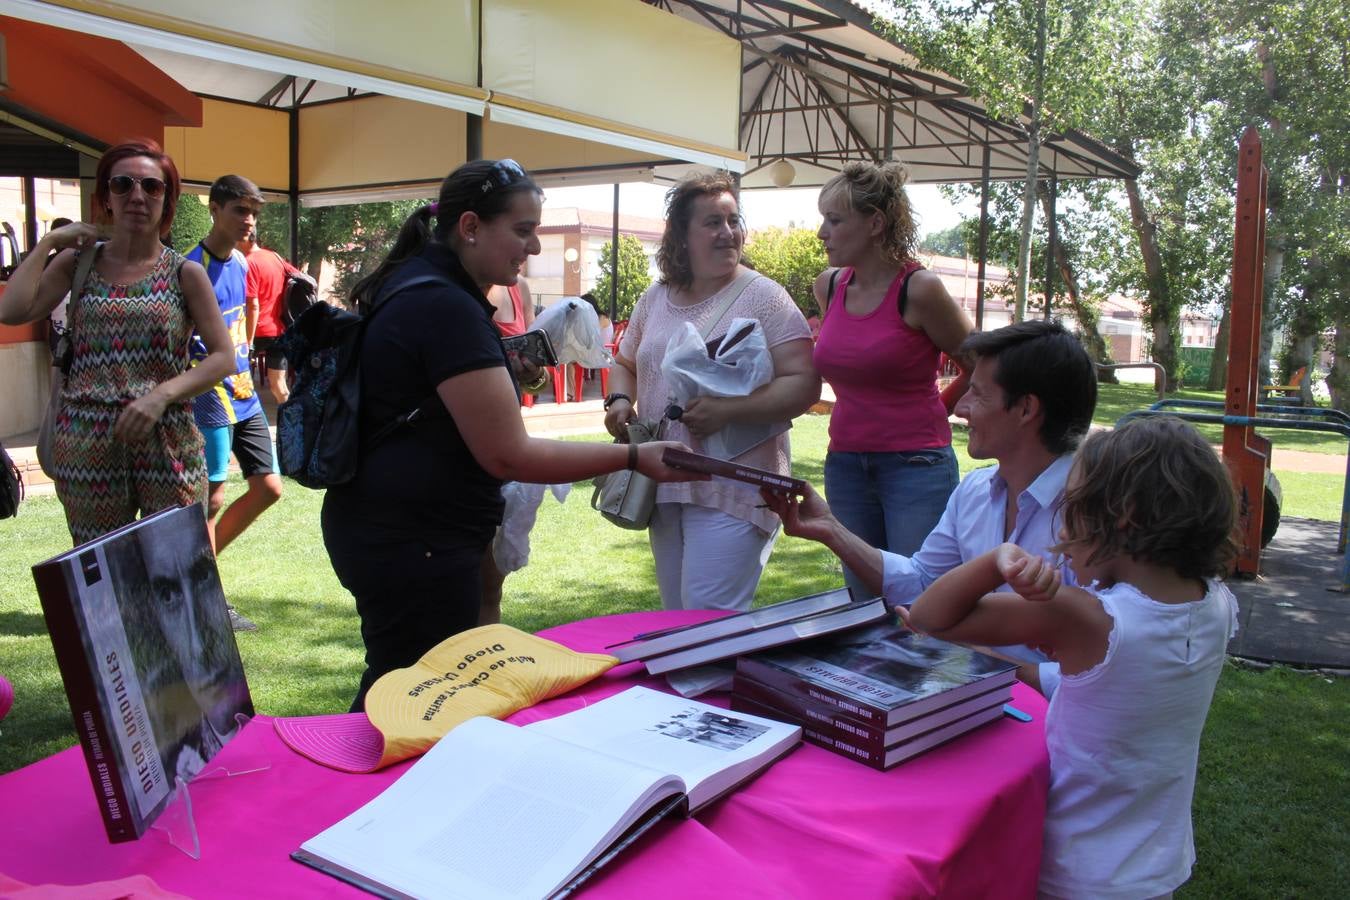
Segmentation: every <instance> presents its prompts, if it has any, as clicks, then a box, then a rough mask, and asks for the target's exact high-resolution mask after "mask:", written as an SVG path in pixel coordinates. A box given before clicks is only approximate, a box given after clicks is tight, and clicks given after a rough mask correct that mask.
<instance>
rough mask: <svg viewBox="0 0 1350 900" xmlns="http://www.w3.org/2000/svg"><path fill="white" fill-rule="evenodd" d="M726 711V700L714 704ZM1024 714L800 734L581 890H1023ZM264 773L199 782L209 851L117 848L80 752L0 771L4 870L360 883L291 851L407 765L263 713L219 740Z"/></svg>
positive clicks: (1028, 843)
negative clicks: (325, 747)
mask: <svg viewBox="0 0 1350 900" xmlns="http://www.w3.org/2000/svg"><path fill="white" fill-rule="evenodd" d="M708 617H709V614H707V613H689V612H652V613H630V614H626V615H620V616H609V617H605V618H600V619H590V620H586V621H583V622H576V623H572V624H570V625H564V626H560V627H558V628H554V629H551V630H549V631H545V632H542V634H544V635H545V636H547V637H550V638H553V639H554V640H557V641H559V642H561V643H564V644H567V645H568V646H570V647H573V648H575V649H577V650H599V649H602V648H603V647H604V646H605V645H606V644H609V643H612V642H614V641H616V640H618V639H621V638H623V637H627V636H629V635H632V634H634V633H636V632H641V631H650V630H655V629H657V628H662V627H669V626H671V625H677V624H683V623H686V622H692V621H697V620H700V619H703V618H708ZM638 683H645V684H647V685H649V686H651V687H658V688H659V687H664V685H663V683H661V682H660V681H658V680H656V679H644V678H643V677H642V670H641V669H640V667H639V666H638V665H636V664H631V665H626V666H620V667H618V668H616V669H613V670H611V671H610V672H609V673H607V674H606V675H605V676H603V677H602V678H600V679H598V680H597V681H594V682H592V683H590V684H589V685H586V686H584V687H583V688H581V689H579V690H577V691H574V692H573V693H571V694H569V695H567V696H565V697H559V698H557V699H554V700H551V701H548V702H546V703H543V704H540V705H539V706H537V707H534V708H532V709H529V710H525V711H523V712H521V713H518V714H517V715H516V716H514V717H513V718H512V719H511V721H513V722H517V723H520V724H524V723H527V722H532V721H536V720H538V719H542V718H548V717H550V716H555V715H558V714H560V713H564V712H567V711H569V710H572V709H575V708H577V707H579V706H581V705H583V704H585V703H586V702H587V701H589V700H594V699H599V698H600V697H604V696H608V695H609V694H612V693H616V692H617V691H620V690H623V689H625V688H627V687H630V686H631V685H633V684H638ZM703 699H705V700H710V701H711V702H714V703H722V704H724V705H725V702H726V697H725V695H721V694H717V695H712V696H711V697H704V698H703ZM1015 699H1016V701H1017V703H1018V705H1019V706H1021V707H1022V708H1023V709H1025V710H1026V711H1027V712H1029V713H1031V714H1032V715H1033V716H1034V717H1035V721H1034V722H1033V723H1031V724H1023V723H1019V722H1014V721H1012V720H1010V719H1002V720H999V721H997V722H995V723H993V724H991V725H988V726H986V727H984V728H980V729H978V730H977V731H975V732H973V733H971V734H968V735H965V736H964V737H962V738H959V739H957V740H956V741H953V742H952V743H950V744H947V745H945V746H943V747H940V748H938V749H936V750H933V751H931V752H929V753H926V754H924V755H922V756H919V757H917V758H915V759H912V760H909V761H907V762H905V763H902V764H901V765H899V766H898V767H896V768H894V769H892V770H890V771H889V772H877V771H874V770H872V769H869V768H866V767H864V766H862V765H859V764H858V763H855V762H851V761H849V760H846V759H844V758H843V757H840V756H836V755H834V754H832V753H828V752H826V751H824V750H821V749H819V748H817V747H813V746H809V745H804V746H802V747H800V748H798V749H797V750H796V751H794V752H793V753H791V754H790V755H789V756H787V757H786V758H785V759H783V760H782V761H780V762H779V763H777V764H776V765H774V766H773V767H772V768H771V769H769V770H768V771H767V772H765V773H764V774H763V775H761V776H760V777H759V778H758V779H756V780H755V781H753V782H751V783H750V784H749V785H747V786H745V787H744V788H742V789H741V790H740V791H738V792H736V793H734V794H732V795H731V796H729V797H727V798H726V799H724V800H721V801H719V802H718V803H716V804H714V805H713V806H712V807H710V808H708V809H707V810H705V811H704V812H703V813H701V814H700V815H699V817H698V818H697V819H688V820H682V821H671V822H666V823H663V824H661V825H658V826H657V827H656V828H654V829H653V830H652V831H651V832H650V833H649V834H647V835H646V836H645V837H644V838H643V839H642V840H641V841H640V842H639V843H638V844H637V845H636V846H635V847H633V848H631V849H630V850H629V851H627V852H626V854H625V855H624V856H622V857H620V858H619V859H618V860H616V861H615V862H614V863H612V864H610V865H609V866H608V867H607V868H606V869H604V870H602V871H601V873H600V874H599V875H597V876H596V877H595V878H594V879H593V880H592V881H591V882H589V884H588V885H587V886H586V888H585V890H584V891H583V892H582V893H583V894H584V895H585V896H587V897H644V898H655V897H664V896H672V897H674V896H679V897H682V898H688V897H733V896H734V897H830V896H846V897H850V898H868V897H877V898H883V897H884V898H896V897H931V896H951V897H975V896H978V897H1030V896H1033V895H1034V892H1035V884H1036V873H1037V869H1038V867H1039V864H1040V849H1041V827H1042V821H1043V818H1044V815H1045V793H1046V786H1047V782H1048V777H1049V767H1048V762H1047V758H1046V752H1045V740H1044V731H1043V728H1042V724H1041V723H1042V720H1043V719H1044V715H1045V702H1044V701H1043V700H1042V699H1041V698H1040V696H1039V695H1037V694H1035V693H1034V692H1032V691H1030V690H1028V689H1025V688H1023V687H1022V686H1021V685H1018V687H1017V688H1016V689H1015ZM222 759H225V760H228V761H235V760H252V759H266V760H270V762H271V768H270V769H268V770H267V771H264V772H261V773H256V774H251V775H242V776H238V777H235V778H224V779H220V778H217V779H208V780H205V781H198V782H196V783H194V784H193V785H192V788H191V794H192V802H193V807H194V811H195V818H196V821H197V827H198V832H199V834H200V838H201V858H200V859H199V860H192V859H190V858H188V857H187V856H185V855H183V854H182V853H180V852H179V851H178V850H176V849H174V848H173V847H171V846H169V845H168V843H167V841H166V840H165V839H164V838H163V836H162V835H161V834H160V833H158V832H151V833H150V834H148V835H147V836H146V837H144V838H142V839H141V840H140V841H136V842H133V843H127V844H109V843H108V842H107V839H106V837H105V836H104V832H103V826H102V823H101V821H100V819H99V814H98V810H97V808H96V806H95V804H94V796H93V792H92V788H91V786H90V782H89V777H88V774H87V772H86V770H85V767H84V761H83V759H82V758H81V756H80V752H79V750H78V749H77V748H72V749H70V750H66V751H63V752H61V753H58V754H56V755H55V756H52V757H49V758H48V759H45V760H42V761H40V762H37V763H34V764H33V765H31V766H28V767H27V768H24V769H20V770H18V771H16V772H12V773H10V774H8V775H4V776H0V812H2V813H3V817H2V818H0V872H3V873H5V874H6V875H9V876H11V877H13V878H17V879H19V880H20V881H26V882H29V883H45V882H59V883H66V884H75V883H84V882H94V881H103V880H109V879H115V878H121V877H124V876H127V875H132V874H137V873H144V874H147V875H150V876H151V877H153V878H154V879H155V881H156V882H157V883H158V884H159V885H160V886H161V887H163V888H167V889H169V890H172V891H177V892H180V893H183V894H187V895H190V896H193V897H199V898H207V897H241V896H250V897H281V896H285V897H327V896H333V895H347V894H351V895H357V896H361V894H360V892H359V891H357V890H356V889H354V888H349V887H347V886H346V885H343V884H341V883H340V882H338V881H336V880H334V879H332V878H330V877H328V876H326V875H323V874H320V873H318V872H315V871H313V870H311V869H309V868H307V867H305V866H303V865H300V864H299V863H296V862H292V861H291V860H290V858H289V856H288V854H289V853H290V852H291V851H292V850H294V849H296V848H297V847H298V846H299V845H300V844H301V843H302V842H303V841H305V840H307V839H308V838H310V837H312V836H313V835H314V834H316V833H318V832H319V831H321V830H323V829H324V828H326V827H328V826H329V825H331V824H332V823H334V822H336V821H337V820H338V819H340V818H342V817H343V816H345V815H346V814H347V813H349V812H351V811H352V810H353V809H355V808H356V807H358V806H360V805H361V804H362V803H364V802H365V801H366V800H368V799H370V798H371V797H372V796H374V795H375V794H376V793H378V792H379V791H380V790H381V789H382V788H383V787H384V786H385V785H387V784H388V783H389V782H390V781H392V780H393V779H394V778H396V777H398V775H399V774H400V773H401V772H402V771H403V770H404V768H405V766H406V765H408V764H407V763H405V764H404V765H400V766H395V767H392V768H391V769H388V770H386V771H384V772H379V773H376V774H373V775H345V774H342V773H339V772H335V771H333V770H331V769H327V768H324V767H322V766H319V765H316V764H314V763H311V762H309V761H308V760H306V759H304V758H303V757H301V756H299V755H298V754H295V753H293V752H291V751H290V750H288V749H287V748H286V747H285V746H284V745H283V744H282V743H281V742H280V741H279V740H278V739H277V737H276V734H275V732H274V730H273V729H272V727H271V723H270V721H269V720H268V719H267V718H266V717H263V716H260V717H259V718H258V719H257V720H255V721H254V722H252V723H251V724H250V725H249V726H248V727H247V728H246V729H245V730H244V732H243V733H242V734H241V735H240V736H239V737H238V738H237V739H236V740H235V741H233V742H232V743H231V744H230V745H229V746H228V747H227V748H226V749H225V751H224V754H223V756H222Z"/></svg>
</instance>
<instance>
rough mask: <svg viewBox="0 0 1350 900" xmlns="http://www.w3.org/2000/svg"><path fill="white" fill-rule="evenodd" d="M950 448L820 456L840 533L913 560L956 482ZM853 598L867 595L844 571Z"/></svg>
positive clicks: (955, 466) (956, 471)
mask: <svg viewBox="0 0 1350 900" xmlns="http://www.w3.org/2000/svg"><path fill="white" fill-rule="evenodd" d="M960 475H961V473H960V469H959V468H958V467H957V465H956V453H955V452H954V451H953V450H952V448H951V445H948V446H946V447H935V448H933V449H930V450H910V451H905V452H901V453H836V452H834V451H831V452H830V453H828V454H827V455H826V456H825V497H826V499H827V500H828V501H829V504H830V510H831V511H832V512H833V513H834V515H835V518H837V519H838V520H839V521H840V523H842V524H843V526H844V527H845V528H847V529H848V530H849V531H851V532H853V533H854V534H856V535H857V536H858V537H860V538H862V539H863V540H865V541H866V542H867V543H868V544H871V545H872V546H873V547H879V548H881V549H882V550H889V551H890V552H892V553H899V554H901V555H903V556H913V555H914V553H915V552H916V551H917V550H918V549H919V547H921V546H923V542H924V539H925V538H927V537H928V533H929V532H931V531H932V530H933V528H934V527H935V526H936V525H937V523H938V520H939V519H941V518H942V512H943V510H945V509H946V508H947V498H948V497H950V496H951V494H952V491H954V490H956V484H957V482H958V481H960ZM844 581H845V583H847V584H848V586H849V588H851V589H852V590H853V593H854V596H855V597H860V598H861V597H870V596H872V592H871V591H869V590H868V589H867V588H866V587H864V586H863V583H862V582H861V581H860V580H859V579H858V578H857V576H855V575H854V574H853V572H851V571H850V570H849V569H848V567H847V566H845V567H844Z"/></svg>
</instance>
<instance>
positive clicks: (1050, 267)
mask: <svg viewBox="0 0 1350 900" xmlns="http://www.w3.org/2000/svg"><path fill="white" fill-rule="evenodd" d="M1058 198H1059V176H1058V175H1056V174H1055V173H1054V172H1053V171H1052V172H1051V173H1050V215H1048V216H1047V217H1046V218H1047V222H1046V224H1047V226H1048V228H1047V231H1048V232H1049V234H1048V237H1049V240H1048V241H1047V242H1046V245H1045V318H1046V319H1047V320H1048V319H1049V318H1050V307H1052V306H1053V305H1054V302H1055V244H1056V243H1058V241H1059V223H1058V222H1057V221H1055V201H1056V200H1057V199H1058Z"/></svg>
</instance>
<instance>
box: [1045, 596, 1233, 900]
mask: <svg viewBox="0 0 1350 900" xmlns="http://www.w3.org/2000/svg"><path fill="white" fill-rule="evenodd" d="M1206 585H1207V590H1206V592H1205V596H1204V597H1203V598H1201V599H1200V600H1196V601H1194V602H1191V603H1176V604H1173V603H1159V602H1157V601H1155V600H1153V599H1151V598H1150V597H1147V596H1145V595H1144V594H1142V593H1140V592H1139V591H1138V590H1137V589H1135V588H1134V587H1132V586H1130V585H1128V584H1117V585H1115V586H1113V587H1111V588H1107V589H1105V590H1095V589H1091V588H1090V589H1089V590H1092V592H1093V593H1094V594H1096V596H1097V597H1098V599H1099V600H1100V601H1101V604H1102V607H1103V608H1105V610H1106V612H1107V613H1108V614H1109V615H1110V616H1111V618H1112V619H1113V620H1114V623H1113V625H1112V628H1111V635H1110V641H1109V646H1108V648H1107V651H1106V658H1105V659H1104V660H1103V661H1102V662H1100V663H1099V664H1097V665H1096V666H1094V667H1093V668H1091V669H1089V670H1087V671H1086V672H1081V673H1079V674H1077V675H1065V676H1063V680H1062V682H1061V683H1060V686H1059V688H1058V690H1056V692H1055V694H1054V697H1053V698H1052V700H1051V701H1050V710H1049V712H1048V713H1047V714H1046V720H1045V737H1046V744H1047V746H1048V748H1049V751H1050V796H1049V802H1048V805H1047V808H1046V822H1045V847H1044V851H1043V857H1042V862H1041V877H1040V888H1041V890H1042V891H1043V892H1045V893H1046V894H1051V895H1056V896H1063V897H1078V896H1084V897H1087V896H1091V897H1156V896H1158V895H1160V894H1166V893H1167V892H1169V891H1171V890H1173V889H1174V888H1176V887H1177V886H1178V885H1180V884H1182V883H1183V882H1185V881H1186V879H1187V878H1189V877H1190V873H1191V866H1192V864H1193V863H1194V862H1195V847H1194V844H1193V843H1192V835H1191V794H1192V792H1193V790H1194V788H1195V766H1196V758H1197V756H1198V754H1199V750H1200V732H1201V730H1202V729H1203V728H1204V724H1205V716H1206V714H1207V713H1208V712H1209V704H1210V701H1211V700H1212V699H1213V697H1214V685H1215V683H1216V682H1217V681H1218V680H1219V673H1220V671H1221V670H1222V668H1223V661H1224V652H1225V649H1226V647H1227V645H1228V640H1229V638H1231V637H1232V636H1233V635H1234V634H1236V633H1237V603H1236V601H1234V599H1233V595H1232V594H1231V593H1229V591H1228V588H1226V587H1224V586H1223V585H1222V584H1220V583H1219V582H1217V581H1208V582H1206Z"/></svg>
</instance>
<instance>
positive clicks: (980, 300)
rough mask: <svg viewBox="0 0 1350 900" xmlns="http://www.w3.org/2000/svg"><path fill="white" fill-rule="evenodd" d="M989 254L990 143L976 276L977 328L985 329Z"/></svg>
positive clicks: (982, 180)
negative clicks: (978, 264)
mask: <svg viewBox="0 0 1350 900" xmlns="http://www.w3.org/2000/svg"><path fill="white" fill-rule="evenodd" d="M988 255H989V145H988V144H985V145H984V166H983V171H982V173H981V175H980V267H979V270H978V272H977V274H976V276H975V330H976V331H983V330H984V279H985V273H984V265H985V262H984V261H985V257H986V256H988Z"/></svg>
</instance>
